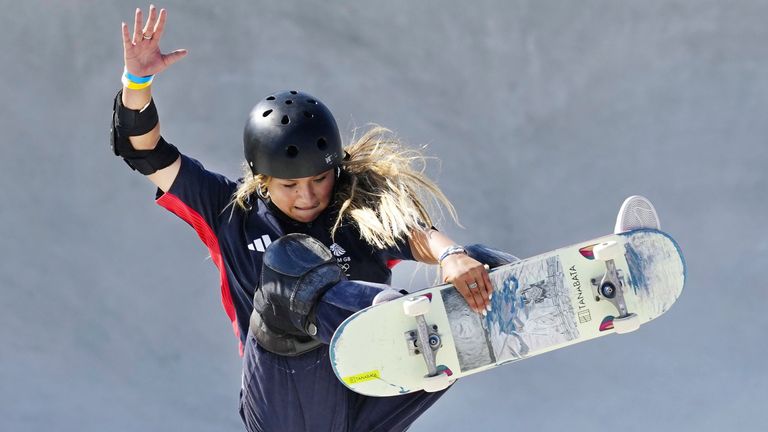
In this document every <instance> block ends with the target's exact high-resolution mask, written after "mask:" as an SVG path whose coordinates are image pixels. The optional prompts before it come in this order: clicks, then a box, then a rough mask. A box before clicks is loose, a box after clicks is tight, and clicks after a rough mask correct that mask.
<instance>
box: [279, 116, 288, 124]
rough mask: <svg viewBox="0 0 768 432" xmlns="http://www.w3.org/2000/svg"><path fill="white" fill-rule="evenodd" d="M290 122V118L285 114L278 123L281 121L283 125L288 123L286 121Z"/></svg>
mask: <svg viewBox="0 0 768 432" xmlns="http://www.w3.org/2000/svg"><path fill="white" fill-rule="evenodd" d="M290 122H291V119H290V118H288V116H287V115H284V116H283V119H282V120H281V121H280V123H282V124H284V125H287V124H288V123H290Z"/></svg>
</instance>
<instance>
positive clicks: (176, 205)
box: [156, 192, 243, 357]
mask: <svg viewBox="0 0 768 432" xmlns="http://www.w3.org/2000/svg"><path fill="white" fill-rule="evenodd" d="M156 202H157V204H159V205H160V206H162V207H164V208H166V209H167V210H168V211H170V212H171V213H173V214H175V215H176V216H178V217H180V218H181V219H182V220H184V221H185V222H187V223H188V224H189V225H191V226H192V228H194V229H195V231H196V232H197V235H198V236H199V237H200V240H202V241H203V243H204V244H205V246H206V247H207V248H208V251H209V252H210V254H211V259H212V260H213V263H214V264H216V267H217V268H218V269H219V277H220V279H221V303H222V305H223V306H224V311H225V312H226V313H227V316H228V317H229V320H230V321H232V328H233V329H234V331H235V336H237V340H238V341H240V327H239V326H238V325H237V314H235V305H234V303H233V302H232V295H231V293H230V291H229V280H228V279H227V272H226V271H225V270H224V260H223V258H222V257H221V248H220V247H219V239H218V237H216V234H214V232H213V229H212V228H211V227H210V225H208V223H207V222H206V221H205V219H204V218H203V217H202V216H201V215H200V213H198V212H196V211H195V210H194V209H192V208H191V207H189V206H188V205H186V204H184V203H183V202H182V201H181V199H179V197H177V196H176V195H173V194H171V193H168V192H166V193H164V194H163V195H162V196H160V198H158V199H157V201H156ZM242 355H243V343H242V342H240V356H241V357H242Z"/></svg>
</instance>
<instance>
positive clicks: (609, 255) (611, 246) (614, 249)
mask: <svg viewBox="0 0 768 432" xmlns="http://www.w3.org/2000/svg"><path fill="white" fill-rule="evenodd" d="M622 252H623V251H622V250H621V245H619V244H618V243H617V242H615V241H607V242H605V243H600V244H598V245H595V247H594V248H592V253H593V254H594V256H595V259H597V260H600V261H608V260H612V259H616V258H618V257H620V256H621V255H622Z"/></svg>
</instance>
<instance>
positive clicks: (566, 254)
mask: <svg viewBox="0 0 768 432" xmlns="http://www.w3.org/2000/svg"><path fill="white" fill-rule="evenodd" d="M605 244H608V245H610V246H611V247H610V248H607V249H608V250H609V252H603V251H601V250H600V248H601V247H602V246H598V245H605ZM685 274H686V269H685V262H684V260H683V257H682V254H681V252H680V249H679V247H678V245H677V243H676V242H675V241H674V240H673V239H672V238H671V237H670V236H669V235H667V234H665V233H663V232H661V231H657V230H651V229H641V230H636V231H630V232H627V233H622V234H618V235H609V236H605V237H601V238H599V239H595V240H592V241H588V242H584V243H581V244H577V245H573V246H569V247H564V248H560V249H557V250H555V251H552V252H548V253H544V254H541V255H538V256H535V257H532V258H528V259H525V260H521V261H518V262H515V263H512V264H508V265H505V266H502V267H498V268H496V269H493V270H491V271H490V273H489V276H490V279H491V281H492V283H493V286H494V292H493V298H492V300H491V305H492V310H491V311H490V312H488V314H487V316H483V315H480V314H477V313H475V312H473V311H472V310H471V309H469V307H468V306H467V304H466V301H465V300H464V298H463V297H462V296H461V294H459V292H458V291H457V290H456V289H455V288H454V287H453V286H452V285H442V286H437V287H433V288H429V289H426V290H422V291H419V292H416V293H412V294H410V295H408V296H405V297H404V298H401V299H397V300H394V301H391V302H388V303H384V304H380V305H377V306H372V307H369V308H367V309H363V310H361V311H359V312H357V313H356V314H354V315H352V316H351V317H350V318H348V319H347V320H346V321H345V322H344V323H342V324H341V326H339V328H338V329H337V331H336V333H335V334H334V336H333V339H332V340H331V344H330V353H331V364H332V365H333V368H334V371H335V372H336V375H337V376H338V377H339V379H340V380H341V381H342V382H343V383H344V384H345V385H347V386H348V387H349V388H350V389H352V390H354V391H356V392H358V393H362V394H366V395H370V396H395V395H400V394H406V393H410V392H413V391H418V390H421V389H424V388H429V383H428V382H427V381H430V379H429V378H428V375H430V373H429V371H430V367H429V366H428V360H426V358H427V357H428V356H429V354H428V353H422V352H421V351H422V350H421V349H420V348H421V346H425V344H421V343H419V341H420V340H423V341H425V342H426V341H427V339H419V337H420V336H421V334H426V333H425V332H427V333H428V335H429V342H428V343H429V344H431V346H432V350H431V351H432V353H434V355H433V361H434V368H433V371H435V370H436V372H437V373H434V372H433V373H432V375H441V374H442V375H443V377H444V378H445V377H449V378H450V380H453V379H456V378H460V377H463V376H467V375H470V374H473V373H477V372H482V371H485V370H488V369H491V368H494V367H496V366H498V365H502V364H505V363H509V362H514V361H517V360H522V359H525V358H528V357H532V356H535V355H538V354H542V353H544V352H547V351H552V350H555V349H558V348H562V347H565V346H568V345H571V344H574V343H578V342H582V341H585V340H589V339H593V338H596V337H599V336H603V335H606V334H612V333H615V332H618V331H621V332H626V331H632V330H634V329H636V328H637V327H638V326H640V325H642V324H644V323H646V322H648V321H650V320H652V319H655V318H657V317H658V316H659V315H661V314H663V313H664V312H666V311H667V310H668V309H669V308H670V307H671V306H672V304H673V303H674V302H675V300H677V298H678V297H679V296H680V294H681V292H682V289H683V285H684V283H685ZM419 297H425V298H426V299H427V300H428V301H427V300H423V299H421V300H423V301H420V302H421V303H428V306H426V309H425V310H426V312H425V313H424V314H423V315H421V313H419V315H420V317H419V318H421V317H423V322H424V323H425V324H426V327H422V330H421V333H419V331H418V327H419V326H418V325H417V318H415V317H414V316H410V315H408V314H406V313H405V312H404V303H408V302H410V303H413V302H414V301H415V300H420V299H419Z"/></svg>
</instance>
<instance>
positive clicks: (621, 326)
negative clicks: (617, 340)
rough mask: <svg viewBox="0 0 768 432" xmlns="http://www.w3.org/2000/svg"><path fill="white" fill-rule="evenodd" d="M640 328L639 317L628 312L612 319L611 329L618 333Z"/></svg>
mask: <svg viewBox="0 0 768 432" xmlns="http://www.w3.org/2000/svg"><path fill="white" fill-rule="evenodd" d="M639 328H640V317H639V316H637V315H636V314H629V315H627V316H625V317H617V318H614V319H613V329H614V330H615V331H616V333H618V334H624V333H629V332H633V331H635V330H637V329H639Z"/></svg>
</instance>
